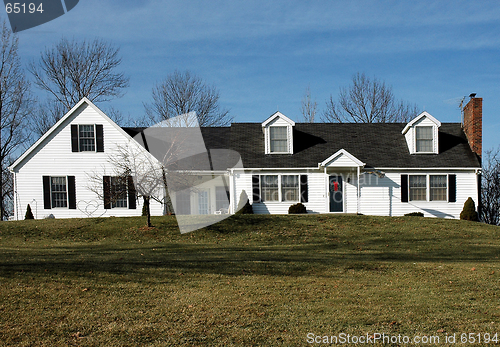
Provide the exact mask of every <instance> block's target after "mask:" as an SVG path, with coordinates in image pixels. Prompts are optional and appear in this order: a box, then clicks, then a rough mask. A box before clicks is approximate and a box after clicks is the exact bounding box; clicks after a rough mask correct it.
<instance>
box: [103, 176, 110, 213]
mask: <svg viewBox="0 0 500 347" xmlns="http://www.w3.org/2000/svg"><path fill="white" fill-rule="evenodd" d="M102 184H103V193H104V194H103V195H104V208H105V209H110V208H111V177H110V176H104V177H103V178H102Z"/></svg>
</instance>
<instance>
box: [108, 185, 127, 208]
mask: <svg viewBox="0 0 500 347" xmlns="http://www.w3.org/2000/svg"><path fill="white" fill-rule="evenodd" d="M127 197H128V195H127V179H126V178H125V177H111V208H115V207H127Z"/></svg>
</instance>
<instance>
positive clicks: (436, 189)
mask: <svg viewBox="0 0 500 347" xmlns="http://www.w3.org/2000/svg"><path fill="white" fill-rule="evenodd" d="M447 178H448V177H447V176H446V175H430V176H429V187H430V197H429V200H430V201H446V200H447V199H448V189H447V188H448V183H447V182H448V179H447Z"/></svg>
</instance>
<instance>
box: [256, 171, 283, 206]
mask: <svg viewBox="0 0 500 347" xmlns="http://www.w3.org/2000/svg"><path fill="white" fill-rule="evenodd" d="M278 177H279V176H278V175H262V176H260V189H261V194H262V201H266V202H268V201H280V194H279V184H278V180H279V179H278Z"/></svg>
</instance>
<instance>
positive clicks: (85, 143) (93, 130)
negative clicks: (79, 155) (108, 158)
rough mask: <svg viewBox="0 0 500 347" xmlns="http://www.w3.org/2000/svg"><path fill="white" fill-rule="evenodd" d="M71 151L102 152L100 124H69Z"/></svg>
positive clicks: (102, 130) (102, 132)
mask: <svg viewBox="0 0 500 347" xmlns="http://www.w3.org/2000/svg"><path fill="white" fill-rule="evenodd" d="M71 152H104V129H103V125H102V124H71Z"/></svg>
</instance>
